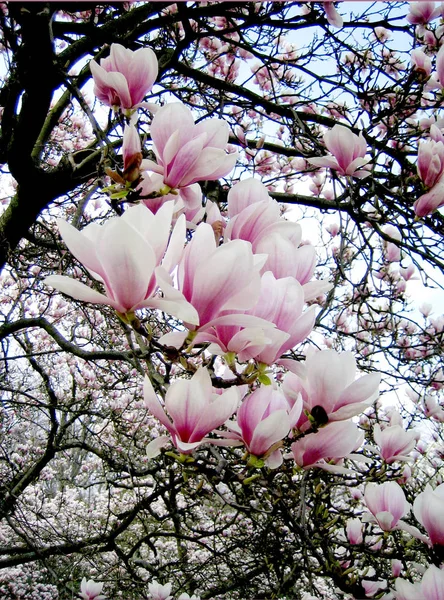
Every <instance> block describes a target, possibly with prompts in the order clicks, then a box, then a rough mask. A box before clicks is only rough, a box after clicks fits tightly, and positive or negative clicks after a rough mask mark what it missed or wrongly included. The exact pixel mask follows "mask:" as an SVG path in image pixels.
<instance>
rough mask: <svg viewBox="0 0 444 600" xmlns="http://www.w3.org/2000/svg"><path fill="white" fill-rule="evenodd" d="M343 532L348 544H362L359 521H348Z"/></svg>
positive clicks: (356, 519) (360, 523)
mask: <svg viewBox="0 0 444 600" xmlns="http://www.w3.org/2000/svg"><path fill="white" fill-rule="evenodd" d="M345 531H346V533H347V539H348V541H349V542H350V544H353V545H357V544H362V542H363V535H362V522H361V520H360V519H358V518H355V519H348V521H347V525H346V529H345Z"/></svg>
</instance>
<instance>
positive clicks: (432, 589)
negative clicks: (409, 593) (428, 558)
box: [421, 565, 444, 600]
mask: <svg viewBox="0 0 444 600" xmlns="http://www.w3.org/2000/svg"><path fill="white" fill-rule="evenodd" d="M421 594H422V596H421V597H422V598H423V600H442V599H443V598H444V571H443V570H442V569H438V567H435V565H430V567H429V568H428V569H427V571H426V572H425V573H424V575H423V577H422V580H421Z"/></svg>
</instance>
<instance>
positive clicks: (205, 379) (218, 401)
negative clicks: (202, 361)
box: [144, 367, 239, 454]
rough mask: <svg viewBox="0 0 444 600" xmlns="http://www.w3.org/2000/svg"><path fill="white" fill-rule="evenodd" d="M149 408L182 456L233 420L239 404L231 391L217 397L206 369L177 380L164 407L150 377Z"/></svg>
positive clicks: (146, 386) (235, 392)
mask: <svg viewBox="0 0 444 600" xmlns="http://www.w3.org/2000/svg"><path fill="white" fill-rule="evenodd" d="M144 399H145V404H146V406H147V408H148V409H149V410H150V412H151V413H152V414H153V415H154V416H155V417H156V418H157V419H159V421H160V422H161V423H162V424H163V425H164V426H165V427H166V428H167V429H168V431H169V432H170V434H171V437H172V441H173V444H174V445H175V446H176V448H177V449H178V450H179V451H180V452H182V453H183V454H188V453H190V452H192V451H193V450H194V449H195V448H197V447H198V446H200V444H202V443H203V442H211V440H210V439H207V438H205V436H206V435H208V434H209V433H210V432H211V431H213V429H216V427H220V426H221V425H223V423H225V421H226V420H227V419H229V418H230V417H231V415H232V414H233V413H234V411H235V410H236V408H237V405H238V403H239V392H238V390H237V389H236V388H230V389H228V390H227V391H226V392H224V393H223V394H214V393H213V388H212V385H211V378H210V375H209V373H208V370H207V369H206V368H202V367H201V368H199V369H198V370H197V371H196V373H195V374H194V375H193V377H192V378H191V379H190V380H188V381H186V380H179V381H176V382H175V383H174V384H173V385H172V386H171V387H170V388H169V389H168V391H167V393H166V397H165V408H166V410H167V411H168V413H169V415H170V416H171V419H172V420H170V419H169V417H168V416H167V414H166V412H165V410H164V409H163V407H162V405H161V404H160V402H159V400H158V398H157V396H156V394H155V392H154V389H153V386H152V385H151V382H150V380H149V379H148V377H145V382H144Z"/></svg>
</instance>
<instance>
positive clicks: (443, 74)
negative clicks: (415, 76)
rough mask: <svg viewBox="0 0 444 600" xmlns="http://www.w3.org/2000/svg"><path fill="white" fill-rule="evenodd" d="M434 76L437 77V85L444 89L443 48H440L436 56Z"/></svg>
mask: <svg viewBox="0 0 444 600" xmlns="http://www.w3.org/2000/svg"><path fill="white" fill-rule="evenodd" d="M436 74H437V75H438V79H439V83H440V84H441V86H443V87H444V46H441V48H440V49H439V52H438V54H437V55H436Z"/></svg>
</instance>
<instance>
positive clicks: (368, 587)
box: [361, 579, 387, 598]
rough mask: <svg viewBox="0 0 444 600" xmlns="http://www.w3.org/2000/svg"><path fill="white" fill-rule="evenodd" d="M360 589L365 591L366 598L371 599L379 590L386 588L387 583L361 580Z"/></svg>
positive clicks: (384, 581)
mask: <svg viewBox="0 0 444 600" xmlns="http://www.w3.org/2000/svg"><path fill="white" fill-rule="evenodd" d="M361 584H362V587H363V588H364V591H365V596H366V598H373V596H374V595H375V594H377V593H378V592H379V590H381V589H384V588H386V587H387V581H386V580H385V579H384V580H382V581H373V580H372V579H362V580H361Z"/></svg>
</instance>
